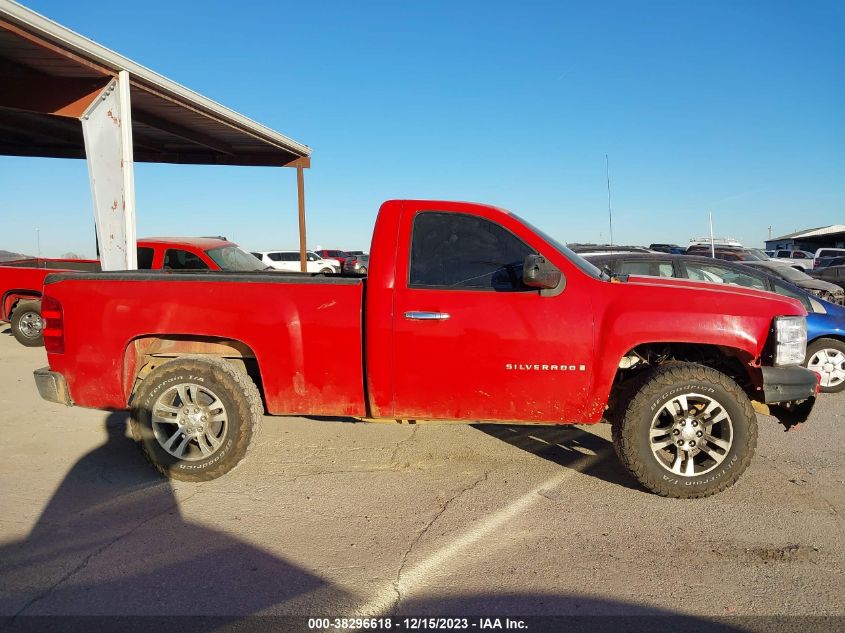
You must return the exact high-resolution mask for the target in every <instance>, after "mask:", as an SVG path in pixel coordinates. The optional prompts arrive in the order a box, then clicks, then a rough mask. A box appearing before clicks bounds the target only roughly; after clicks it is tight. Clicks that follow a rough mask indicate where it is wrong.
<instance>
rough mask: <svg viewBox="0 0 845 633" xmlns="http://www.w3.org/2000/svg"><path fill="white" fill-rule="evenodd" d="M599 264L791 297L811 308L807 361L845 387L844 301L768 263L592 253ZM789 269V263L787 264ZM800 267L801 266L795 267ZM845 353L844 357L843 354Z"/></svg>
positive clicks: (830, 382) (832, 387) (827, 382)
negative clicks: (779, 273)
mask: <svg viewBox="0 0 845 633" xmlns="http://www.w3.org/2000/svg"><path fill="white" fill-rule="evenodd" d="M588 260H589V261H590V263H592V264H594V265H595V266H599V267H602V268H606V269H607V270H609V271H610V272H612V273H614V274H619V275H638V276H650V277H678V278H682V279H693V280H696V281H707V282H711V283H718V284H735V285H738V286H744V287H746V288H756V289H757V290H765V291H768V292H774V293H776V294H779V295H783V296H785V297H791V298H793V299H797V300H798V301H800V302H801V305H803V306H804V308H805V309H806V310H807V340H808V342H809V343H810V345H808V348H807V354H806V356H805V358H804V363H803V364H804V366H805V367H808V368H809V369H812V370H813V371H815V372H816V373H819V374H820V375H821V388H822V391H828V392H838V391H842V390H843V389H845V365H842V363H845V307H842V306H841V305H836V304H832V303H829V302H826V301H824V300H821V299H818V298H817V297H816V296H815V295H814V294H812V293H810V292H808V291H806V290H804V289H803V288H800V287H798V286H796V285H794V284H792V283H789V282H787V281H785V280H783V279H781V278H780V277H775V276H774V275H771V274H769V272H768V271H769V269H767V268H760V267H751V266H749V265H748V262H746V263H743V264H740V263H735V262H728V261H715V260H713V259H712V258H709V257H696V256H691V255H679V256H671V255H668V254H667V255H636V254H630V255H603V256H597V257H590V258H588ZM783 268H787V269H789V270H792V269H790V268H789V267H788V266H786V267H783ZM796 272H797V271H796ZM840 356H841V358H840Z"/></svg>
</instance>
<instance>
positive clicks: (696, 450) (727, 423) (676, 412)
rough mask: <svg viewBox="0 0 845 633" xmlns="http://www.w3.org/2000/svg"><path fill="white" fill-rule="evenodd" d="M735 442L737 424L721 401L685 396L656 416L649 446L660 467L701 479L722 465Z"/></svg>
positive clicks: (702, 396)
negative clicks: (734, 428) (701, 476)
mask: <svg viewBox="0 0 845 633" xmlns="http://www.w3.org/2000/svg"><path fill="white" fill-rule="evenodd" d="M733 441H734V433H733V422H732V420H731V416H730V415H729V414H728V412H727V409H725V407H724V405H722V404H721V403H720V402H719V401H717V400H715V399H713V398H711V397H710V396H705V395H703V394H699V393H685V394H681V395H678V396H675V397H674V398H672V399H671V400H669V401H667V402H666V403H665V404H664V405H663V406H662V407H660V409H659V410H658V411H657V413H655V415H654V417H653V418H652V420H651V426H650V428H649V445H650V447H651V451H652V454H653V455H654V458H655V459H656V460H657V463H658V464H660V466H661V467H662V468H663V469H665V470H667V471H668V472H670V473H672V474H673V475H675V476H679V477H697V476H699V475H703V474H705V473H708V472H710V471H711V470H713V469H714V468H716V467H717V466H719V464H721V463H722V462H723V461H724V460H725V458H726V457H727V456H728V453H730V450H731V446H732V445H733Z"/></svg>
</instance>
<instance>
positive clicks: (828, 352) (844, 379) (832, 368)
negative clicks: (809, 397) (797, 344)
mask: <svg viewBox="0 0 845 633" xmlns="http://www.w3.org/2000/svg"><path fill="white" fill-rule="evenodd" d="M804 365H805V366H806V367H807V369H812V370H813V371H814V372H816V373H817V374H819V376H821V379H820V381H819V387H820V388H821V390H822V391H823V392H825V393H839V392H840V391H842V390H845V343H843V342H842V341H839V340H837V339H834V338H820V339H816V340H815V341H813V342H812V343H810V344H809V345H808V346H807V358H806V359H805V360H804Z"/></svg>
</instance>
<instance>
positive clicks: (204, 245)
mask: <svg viewBox="0 0 845 633" xmlns="http://www.w3.org/2000/svg"><path fill="white" fill-rule="evenodd" d="M138 268H139V269H140V270H150V269H154V270H155V269H163V270H240V271H252V270H264V269H266V266H264V265H263V264H261V263H260V262H259V261H258V260H256V259H255V258H254V257H253V256H252V255H250V254H249V253H246V252H244V251H242V250H241V249H240V248H238V245H237V244H234V243H232V242H229V241H228V240H225V239H220V238H206V237H149V238H146V239H143V240H139V241H138ZM99 270H100V262H99V261H98V260H96V259H23V260H16V261H11V262H5V263H4V264H2V265H0V323H2V322H10V323H11V325H12V334H13V335H14V337H15V338H16V339H17V340H18V341H19V342H20V343H21V344H23V345H26V346H27V347H39V346H41V345H43V344H44V343H43V341H42V338H41V289H42V288H43V286H44V278H45V277H46V276H47V275H49V274H51V273H55V272H76V271H82V272H95V271H99Z"/></svg>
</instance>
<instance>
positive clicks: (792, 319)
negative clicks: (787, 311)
mask: <svg viewBox="0 0 845 633" xmlns="http://www.w3.org/2000/svg"><path fill="white" fill-rule="evenodd" d="M806 355H807V320H806V319H805V318H804V317H796V316H784V317H776V318H775V365H800V364H801V363H803V362H804V356H806Z"/></svg>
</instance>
